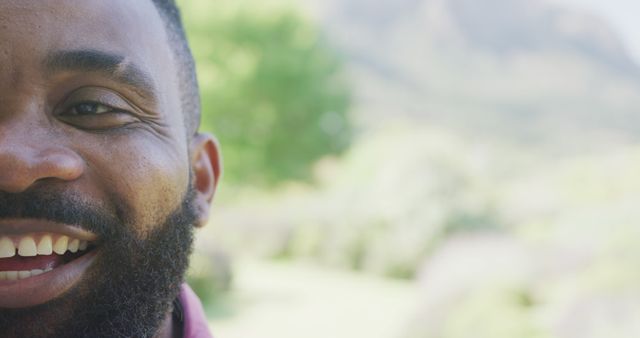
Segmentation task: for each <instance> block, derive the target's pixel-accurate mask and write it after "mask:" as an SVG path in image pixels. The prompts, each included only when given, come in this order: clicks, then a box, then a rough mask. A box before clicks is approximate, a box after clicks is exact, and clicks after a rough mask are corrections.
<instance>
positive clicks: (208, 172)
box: [191, 133, 221, 227]
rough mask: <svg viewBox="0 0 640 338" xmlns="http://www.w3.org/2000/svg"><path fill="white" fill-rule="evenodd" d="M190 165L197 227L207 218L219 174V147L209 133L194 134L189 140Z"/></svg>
mask: <svg viewBox="0 0 640 338" xmlns="http://www.w3.org/2000/svg"><path fill="white" fill-rule="evenodd" d="M191 156H192V158H191V166H192V169H193V188H194V189H195V193H196V196H195V206H196V212H197V213H198V221H197V223H196V226H197V227H203V226H204V225H205V224H206V223H207V221H208V219H209V211H210V209H211V202H212V200H213V196H214V195H215V192H216V188H217V186H218V182H219V180H220V174H221V157H220V147H219V145H218V142H217V140H216V139H215V138H214V137H213V136H212V135H209V134H200V133H198V134H196V135H195V136H194V137H193V139H192V141H191Z"/></svg>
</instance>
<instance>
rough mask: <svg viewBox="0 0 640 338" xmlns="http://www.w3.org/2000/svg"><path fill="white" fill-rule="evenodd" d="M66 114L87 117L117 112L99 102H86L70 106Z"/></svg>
mask: <svg viewBox="0 0 640 338" xmlns="http://www.w3.org/2000/svg"><path fill="white" fill-rule="evenodd" d="M66 113H67V114H69V115H73V116H87V115H99V114H107V113H118V110H117V109H115V108H113V107H109V106H107V105H105V104H102V103H100V102H92V101H86V102H80V103H78V104H75V105H73V106H71V107H70V108H69V109H68V110H67V112H66Z"/></svg>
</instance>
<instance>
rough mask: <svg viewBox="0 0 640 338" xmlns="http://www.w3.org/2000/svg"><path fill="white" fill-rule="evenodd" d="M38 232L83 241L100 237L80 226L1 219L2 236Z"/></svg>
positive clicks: (29, 219)
mask: <svg viewBox="0 0 640 338" xmlns="http://www.w3.org/2000/svg"><path fill="white" fill-rule="evenodd" d="M38 232H48V233H55V234H61V235H67V236H69V237H72V238H77V239H79V240H82V241H88V242H94V241H96V240H97V238H98V236H97V235H96V234H94V233H92V232H90V231H87V230H84V229H82V228H80V226H78V225H69V224H63V223H58V222H52V221H47V220H42V219H33V218H2V219H0V235H26V234H31V233H38Z"/></svg>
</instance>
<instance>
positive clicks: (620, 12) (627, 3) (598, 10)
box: [554, 0, 640, 63]
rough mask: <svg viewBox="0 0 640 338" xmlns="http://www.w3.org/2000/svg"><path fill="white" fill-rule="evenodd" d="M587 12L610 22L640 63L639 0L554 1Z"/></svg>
mask: <svg viewBox="0 0 640 338" xmlns="http://www.w3.org/2000/svg"><path fill="white" fill-rule="evenodd" d="M554 2H558V3H562V4H566V5H569V6H571V7H575V8H581V9H583V10H587V11H589V12H591V13H593V14H595V15H598V16H600V17H602V18H603V19H604V20H606V21H608V22H609V24H610V25H611V27H612V28H613V29H614V30H615V31H617V32H618V34H619V36H620V38H621V39H622V40H623V41H624V43H625V44H626V46H627V49H628V51H629V52H630V53H631V56H632V57H633V58H634V59H635V60H636V62H637V63H640V20H638V16H639V15H640V1H638V0H554Z"/></svg>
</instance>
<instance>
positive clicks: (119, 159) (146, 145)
mask: <svg viewBox="0 0 640 338" xmlns="http://www.w3.org/2000/svg"><path fill="white" fill-rule="evenodd" d="M180 145H181V144H180V143H178V142H175V143H169V142H162V140H158V139H145V138H139V137H138V138H135V137H120V138H117V140H110V142H108V145H106V144H103V147H101V149H100V151H98V152H93V153H91V155H87V156H86V157H85V159H86V160H87V162H88V163H89V168H90V170H91V172H90V173H88V174H89V175H88V176H89V177H90V179H91V180H93V181H94V182H93V185H94V186H96V187H97V188H98V189H100V190H101V191H103V194H102V195H103V196H105V197H106V198H107V199H109V200H110V201H109V202H110V203H112V204H116V205H118V206H121V207H123V209H124V210H123V211H124V212H125V215H124V216H125V217H126V218H127V221H129V222H130V223H132V224H133V225H135V228H136V229H135V230H136V232H138V234H139V235H141V236H144V234H146V233H148V232H149V231H151V230H153V229H154V228H155V227H156V226H157V225H158V224H160V223H162V221H163V220H164V219H165V218H166V217H167V216H168V215H170V214H171V213H172V212H173V211H174V210H176V209H177V208H178V207H179V206H180V204H181V202H182V200H183V197H184V196H185V194H186V192H187V189H188V183H189V165H188V163H189V161H188V156H187V152H186V146H184V147H180Z"/></svg>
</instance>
